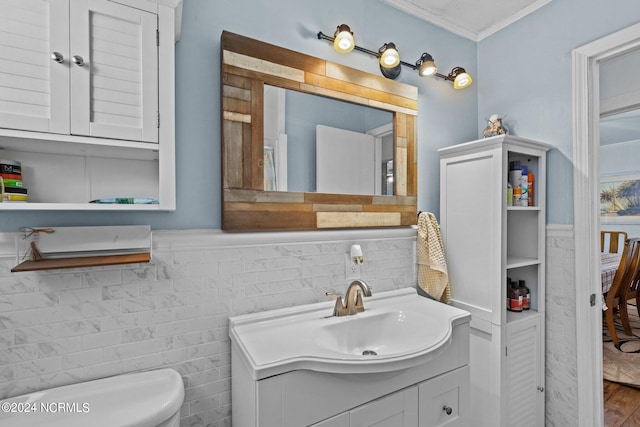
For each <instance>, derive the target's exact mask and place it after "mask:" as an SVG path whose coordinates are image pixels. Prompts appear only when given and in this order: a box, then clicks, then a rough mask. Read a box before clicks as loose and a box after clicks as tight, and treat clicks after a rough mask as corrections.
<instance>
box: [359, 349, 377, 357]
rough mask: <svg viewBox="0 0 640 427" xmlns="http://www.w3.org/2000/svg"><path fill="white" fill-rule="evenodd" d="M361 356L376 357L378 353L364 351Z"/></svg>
mask: <svg viewBox="0 0 640 427" xmlns="http://www.w3.org/2000/svg"><path fill="white" fill-rule="evenodd" d="M362 355H363V356H377V355H378V353H376V352H375V351H373V350H365V351H363V352H362Z"/></svg>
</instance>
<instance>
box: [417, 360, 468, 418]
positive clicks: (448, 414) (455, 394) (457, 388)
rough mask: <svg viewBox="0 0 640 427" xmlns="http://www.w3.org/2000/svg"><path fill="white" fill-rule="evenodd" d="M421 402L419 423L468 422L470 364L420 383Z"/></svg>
mask: <svg viewBox="0 0 640 427" xmlns="http://www.w3.org/2000/svg"><path fill="white" fill-rule="evenodd" d="M418 405H419V420H420V422H419V426H420V427H439V426H447V427H454V426H467V425H469V367H468V366H465V367H463V368H460V369H456V370H455V371H452V372H449V373H447V374H443V375H440V376H439V377H436V378H433V379H431V380H429V381H425V382H424V383H422V384H420V386H419V389H418Z"/></svg>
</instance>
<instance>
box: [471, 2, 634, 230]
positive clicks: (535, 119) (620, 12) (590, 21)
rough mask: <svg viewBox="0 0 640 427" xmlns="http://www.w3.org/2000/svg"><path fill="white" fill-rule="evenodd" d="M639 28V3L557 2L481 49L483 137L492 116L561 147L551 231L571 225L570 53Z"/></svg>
mask: <svg viewBox="0 0 640 427" xmlns="http://www.w3.org/2000/svg"><path fill="white" fill-rule="evenodd" d="M638 20H640V2H638V1H637V0H617V1H615V2H603V1H600V0H553V1H552V2H551V3H549V4H547V5H546V6H544V7H542V8H541V9H539V10H538V11H536V12H534V13H533V14H531V15H529V16H527V17H525V18H524V19H522V20H520V21H518V22H516V23H515V24H513V25H511V26H509V27H507V28H505V29H503V30H502V31H500V32H498V33H496V34H494V35H492V36H490V37H488V38H486V39H484V40H482V41H481V42H480V43H478V78H477V79H476V80H475V82H477V91H478V128H479V132H480V133H481V132H482V129H484V127H485V126H486V119H487V118H488V117H489V116H490V115H491V114H492V113H500V114H506V116H507V117H506V123H507V126H508V127H509V128H510V130H511V133H513V134H515V135H519V136H522V137H525V138H531V139H536V140H540V141H543V142H547V143H550V144H552V145H554V146H555V147H556V148H555V149H553V150H551V151H550V152H549V155H548V174H547V183H548V186H547V188H548V189H547V208H548V209H547V222H548V223H551V224H572V223H573V127H572V63H571V52H572V50H573V49H576V48H578V47H580V46H583V45H585V44H588V43H590V42H592V41H594V40H596V39H599V38H601V37H603V36H606V35H608V34H611V33H614V32H616V31H618V30H621V29H623V28H625V27H628V26H630V25H633V24H635V23H637V22H638ZM480 133H479V134H480Z"/></svg>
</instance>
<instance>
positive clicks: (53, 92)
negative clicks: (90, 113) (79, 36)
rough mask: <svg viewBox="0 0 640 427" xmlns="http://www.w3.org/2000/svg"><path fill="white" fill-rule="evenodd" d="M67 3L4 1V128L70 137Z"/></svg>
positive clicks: (0, 112) (0, 49) (0, 47)
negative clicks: (61, 134)
mask: <svg viewBox="0 0 640 427" xmlns="http://www.w3.org/2000/svg"><path fill="white" fill-rule="evenodd" d="M68 51H69V3H68V1H67V0H52V1H47V0H0V127H2V128H9V129H22V130H30V131H39V132H51V133H63V134H67V133H69V54H68Z"/></svg>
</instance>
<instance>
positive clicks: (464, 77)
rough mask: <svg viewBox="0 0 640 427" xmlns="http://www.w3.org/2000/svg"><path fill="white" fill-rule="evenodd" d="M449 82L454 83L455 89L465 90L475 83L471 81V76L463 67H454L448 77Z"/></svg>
mask: <svg viewBox="0 0 640 427" xmlns="http://www.w3.org/2000/svg"><path fill="white" fill-rule="evenodd" d="M447 80H452V81H453V88H454V89H464V88H465V87H468V86H469V85H470V84H471V82H472V81H473V79H471V76H470V75H469V74H468V73H467V72H466V70H465V69H464V68H462V67H454V68H453V70H451V72H450V73H449V75H448V76H447Z"/></svg>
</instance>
